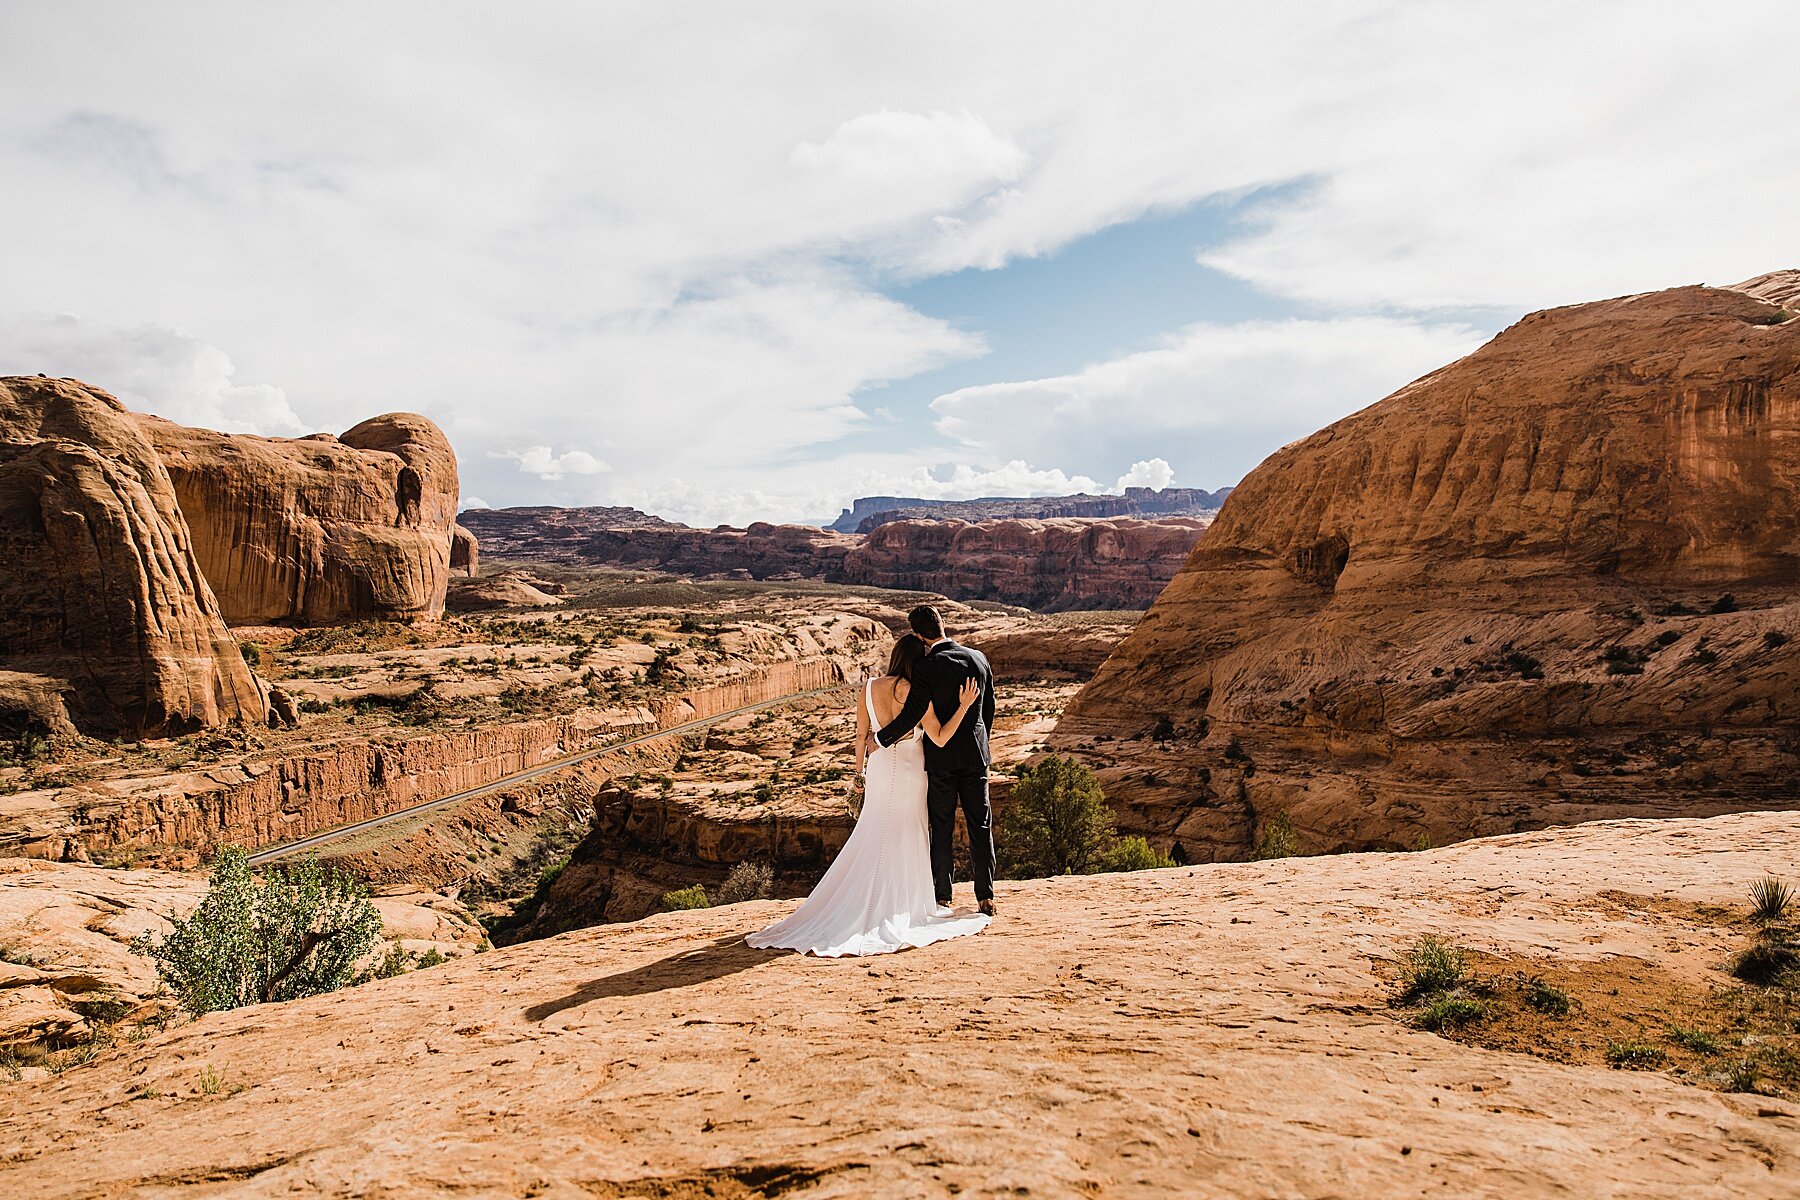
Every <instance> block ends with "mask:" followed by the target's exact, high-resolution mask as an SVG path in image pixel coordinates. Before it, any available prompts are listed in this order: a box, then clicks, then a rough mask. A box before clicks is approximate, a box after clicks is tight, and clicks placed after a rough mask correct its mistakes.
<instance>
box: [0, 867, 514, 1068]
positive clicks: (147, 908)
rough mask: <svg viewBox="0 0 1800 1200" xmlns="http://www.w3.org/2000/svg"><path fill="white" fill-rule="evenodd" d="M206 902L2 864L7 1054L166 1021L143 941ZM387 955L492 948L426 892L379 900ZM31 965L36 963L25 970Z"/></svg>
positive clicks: (197, 887)
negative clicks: (106, 1028) (159, 1017)
mask: <svg viewBox="0 0 1800 1200" xmlns="http://www.w3.org/2000/svg"><path fill="white" fill-rule="evenodd" d="M205 894H206V881H205V879H204V878H203V877H201V876H199V875H182V874H175V873H171V872H166V871H119V870H106V869H103V868H100V867H81V866H71V865H68V864H65V863H48V862H43V861H41V860H38V859H30V858H0V947H4V948H5V950H6V954H7V960H8V961H4V962H0V1049H4V1048H14V1047H18V1046H21V1045H29V1044H31V1043H34V1042H38V1041H41V1040H43V1039H46V1038H58V1039H70V1040H74V1039H80V1038H82V1037H83V1036H85V1035H86V1034H88V1033H89V1032H90V1023H91V1022H93V1021H96V1020H98V1019H100V1018H99V1016H98V1014H101V1013H104V1014H106V1016H107V1017H108V1018H110V1020H112V1021H119V1022H123V1023H126V1024H130V1023H133V1022H134V1021H135V1020H138V1019H141V1018H143V1017H144V1016H146V1015H149V1014H151V1013H153V1012H158V1011H162V1010H163V1008H164V1007H165V1005H164V1003H163V1001H161V1000H159V999H157V998H155V996H156V993H157V992H158V990H159V989H158V987H157V981H156V964H155V963H154V962H153V961H151V960H150V959H148V958H145V957H143V956H141V955H136V954H133V953H131V949H130V946H131V940H132V939H133V938H134V937H137V936H138V935H139V934H141V933H146V932H147V933H151V934H155V935H159V936H160V935H163V934H166V933H168V931H169V928H170V926H169V920H168V918H170V917H185V916H186V915H187V914H188V913H190V912H192V911H193V909H194V907H195V906H196V905H198V904H199V903H200V899H201V897H202V896H204V895H205ZM375 906H376V908H377V909H379V910H380V912H381V923H382V931H383V934H384V948H385V946H386V945H389V944H391V945H398V946H399V947H401V948H402V949H403V950H405V951H407V952H408V953H411V954H423V953H425V952H427V951H429V950H436V951H437V952H438V953H439V954H442V955H445V956H447V957H452V958H454V957H456V956H457V955H460V954H472V953H474V952H475V951H476V949H477V948H478V947H479V946H481V944H482V943H483V942H484V941H485V940H486V939H485V937H484V935H483V934H482V931H481V927H480V926H479V925H477V924H475V922H474V921H473V920H472V919H470V917H469V915H468V913H467V912H465V911H463V909H462V907H461V906H460V905H458V904H457V903H456V902H455V901H453V900H449V899H447V898H445V897H444V896H441V895H438V894H437V893H435V892H428V891H425V890H423V889H420V888H394V889H390V890H388V891H387V892H386V893H385V894H383V895H380V896H378V897H376V899H375ZM20 958H28V959H30V961H29V962H28V963H21V962H18V961H17V960H18V959H20Z"/></svg>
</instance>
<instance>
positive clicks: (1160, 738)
mask: <svg viewBox="0 0 1800 1200" xmlns="http://www.w3.org/2000/svg"><path fill="white" fill-rule="evenodd" d="M1174 736H1175V722H1173V721H1171V720H1169V718H1168V716H1167V715H1166V714H1165V715H1163V716H1160V717H1158V718H1156V727H1155V728H1154V729H1152V730H1151V731H1150V740H1151V741H1153V742H1166V741H1168V740H1169V739H1170V738H1172V737H1174Z"/></svg>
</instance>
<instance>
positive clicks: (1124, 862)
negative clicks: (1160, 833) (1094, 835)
mask: <svg viewBox="0 0 1800 1200" xmlns="http://www.w3.org/2000/svg"><path fill="white" fill-rule="evenodd" d="M1174 865H1175V860H1174V859H1172V858H1170V857H1169V856H1168V855H1166V854H1164V853H1162V852H1161V851H1159V850H1158V849H1157V848H1156V847H1155V846H1152V845H1151V844H1150V843H1149V842H1147V841H1145V840H1144V839H1143V838H1141V837H1135V836H1134V837H1123V838H1120V839H1119V840H1118V841H1116V842H1114V843H1113V844H1112V848H1111V849H1109V850H1107V851H1106V852H1105V853H1104V854H1102V855H1101V856H1100V870H1102V871H1154V870H1156V869H1158V868H1160V867H1172V866H1174Z"/></svg>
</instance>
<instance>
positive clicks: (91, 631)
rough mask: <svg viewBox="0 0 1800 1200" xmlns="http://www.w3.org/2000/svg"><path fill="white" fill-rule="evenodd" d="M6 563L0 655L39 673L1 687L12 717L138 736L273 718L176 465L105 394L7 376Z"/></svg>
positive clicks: (0, 409) (1, 523) (0, 455)
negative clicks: (178, 484) (210, 575)
mask: <svg viewBox="0 0 1800 1200" xmlns="http://www.w3.org/2000/svg"><path fill="white" fill-rule="evenodd" d="M0 563H4V569H3V573H0V665H3V666H4V667H6V668H7V669H8V671H10V672H13V673H16V675H15V678H16V677H18V676H30V677H36V678H37V679H39V680H42V681H43V682H42V683H39V684H36V685H33V686H26V684H25V683H22V682H21V683H19V685H18V686H16V687H9V688H7V689H6V695H8V696H11V697H13V698H14V699H15V700H17V701H18V703H19V705H21V706H22V707H20V708H19V709H18V711H14V712H12V713H11V714H10V715H9V716H7V717H6V720H7V723H9V724H16V725H18V726H20V727H21V728H31V727H36V728H38V729H39V730H41V731H44V732H55V731H58V730H60V729H63V728H65V727H66V726H67V725H68V721H69V719H70V718H72V719H73V722H74V724H75V725H76V726H78V727H80V728H81V729H82V730H83V731H85V732H90V733H95V734H99V735H102V736H108V737H112V736H123V737H133V738H135V737H141V736H145V735H149V734H157V733H178V732H184V731H187V730H191V729H194V728H197V727H199V726H203V725H213V724H218V723H220V722H222V721H227V720H232V719H245V720H254V721H262V720H263V719H264V716H265V712H266V703H267V701H266V696H265V692H264V689H263V688H262V686H261V685H260V684H259V683H258V682H257V680H256V679H255V677H254V676H253V675H252V674H251V672H250V669H249V667H248V666H246V665H245V663H244V659H243V655H242V654H240V653H239V651H238V648H237V645H236V643H235V642H233V641H232V638H231V634H230V633H229V632H228V631H227V630H226V628H225V622H224V620H223V619H222V616H221V613H220V609H219V605H218V602H217V601H216V600H215V598H214V594H213V591H212V589H211V588H210V587H209V586H208V585H207V580H206V578H205V576H204V574H203V572H202V568H201V564H200V563H199V561H198V560H197V558H196V556H195V554H194V550H193V545H192V541H191V538H190V535H189V529H188V525H187V522H186V521H185V520H184V519H183V517H182V512H181V509H180V507H179V506H178V504H177V501H176V494H175V488H174V486H173V485H172V484H171V482H170V478H169V474H168V472H167V471H165V470H164V468H163V464H162V462H161V460H160V458H159V457H158V455H157V452H156V449H155V447H154V446H152V445H151V443H150V441H149V439H147V438H146V437H145V436H144V434H143V432H142V430H141V428H140V426H139V424H138V422H137V419H136V418H134V417H133V415H132V414H131V413H129V412H127V411H126V409H125V406H124V405H122V404H120V403H119V402H118V401H117V400H116V399H114V398H113V397H112V396H109V395H107V394H106V393H105V392H102V391H100V390H99V389H97V388H91V387H88V386H87V385H86V384H83V383H79V382H77V381H75V380H72V379H46V378H43V377H41V376H37V377H17V378H8V379H0ZM33 697H36V698H37V699H36V700H33V699H32V698H33ZM21 698H22V699H21ZM32 704H41V705H42V707H43V708H44V710H45V711H42V712H35V711H31V706H32Z"/></svg>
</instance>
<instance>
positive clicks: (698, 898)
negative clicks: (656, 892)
mask: <svg viewBox="0 0 1800 1200" xmlns="http://www.w3.org/2000/svg"><path fill="white" fill-rule="evenodd" d="M711 907H712V901H710V900H708V899H707V898H706V889H705V888H704V887H702V886H701V885H700V884H697V883H696V884H695V885H694V886H692V887H684V888H677V889H675V890H674V891H672V892H664V893H663V898H662V910H663V911H664V912H683V911H685V910H687V909H693V908H711Z"/></svg>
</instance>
